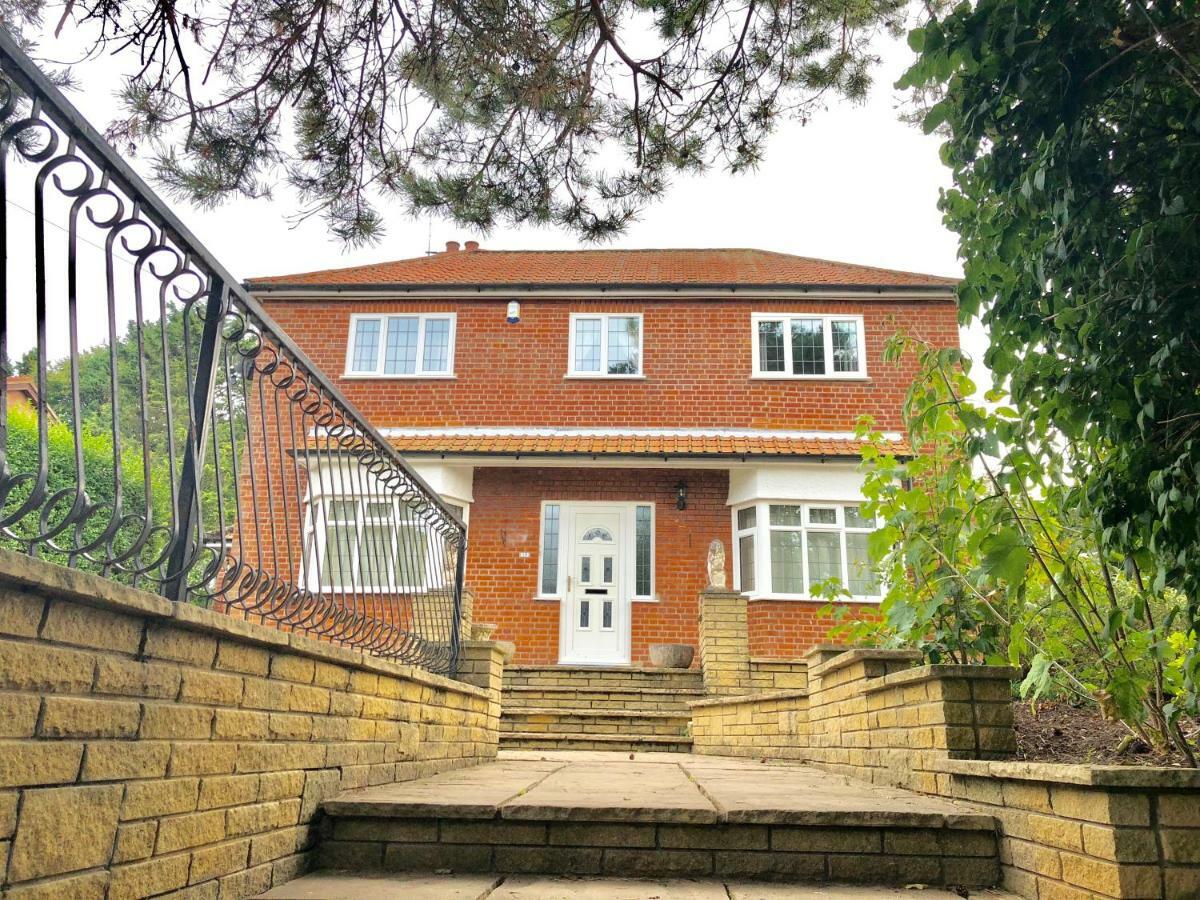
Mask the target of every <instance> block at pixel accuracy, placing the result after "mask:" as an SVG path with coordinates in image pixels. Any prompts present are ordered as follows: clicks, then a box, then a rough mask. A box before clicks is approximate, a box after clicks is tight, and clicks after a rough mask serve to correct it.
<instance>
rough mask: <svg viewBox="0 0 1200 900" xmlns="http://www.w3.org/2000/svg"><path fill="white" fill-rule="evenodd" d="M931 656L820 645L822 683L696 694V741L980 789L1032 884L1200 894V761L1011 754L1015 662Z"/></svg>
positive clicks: (1032, 891)
mask: <svg viewBox="0 0 1200 900" xmlns="http://www.w3.org/2000/svg"><path fill="white" fill-rule="evenodd" d="M919 658H920V657H919V654H917V653H915V652H911V651H902V650H899V651H898V650H864V649H856V650H850V651H846V652H844V653H841V654H837V652H836V650H834V649H833V648H829V647H822V648H814V651H813V652H812V653H811V654H810V656H809V662H810V663H811V665H810V666H809V678H810V687H809V689H808V690H805V691H800V690H797V691H784V692H774V693H762V694H751V695H744V696H740V697H727V698H717V699H708V700H703V701H700V702H697V703H693V704H691V706H692V739H693V746H694V749H695V751H696V752H699V753H711V754H717V755H725V756H743V757H752V758H760V757H767V758H776V759H789V760H795V761H800V762H806V763H809V764H811V765H816V766H819V767H821V768H823V769H827V770H829V771H831V772H836V773H838V774H841V775H847V776H851V777H855V778H860V779H864V780H867V781H871V782H873V783H875V784H880V785H889V786H895V787H905V788H909V789H913V790H919V791H922V792H925V793H929V794H936V795H939V796H943V797H949V798H953V799H956V800H962V801H967V802H969V803H970V804H972V805H973V806H974V807H975V808H976V809H977V810H982V811H985V812H989V813H991V814H992V815H994V816H995V817H996V820H997V823H998V827H999V833H1000V842H999V848H1000V862H1001V871H1002V873H1003V878H1004V886H1005V887H1006V888H1007V889H1008V890H1010V891H1013V892H1015V893H1017V894H1019V895H1020V896H1022V897H1028V898H1037V900H1087V898H1159V900H1174V898H1189V897H1200V807H1198V806H1197V804H1196V797H1197V796H1198V794H1197V791H1200V772H1196V771H1194V770H1181V769H1147V768H1139V767H1115V766H1107V767H1106V766H1083V765H1059V764H1053V763H1023V762H1012V761H1008V760H1007V759H1005V757H1006V756H1009V755H1011V751H1012V750H1013V749H1015V740H1014V735H1013V731H1012V708H1011V695H1010V691H1009V678H1010V676H1012V675H1013V674H1014V672H1013V671H1012V670H1008V669H1003V668H996V669H993V668H992V667H987V666H919V667H914V665H915V663H916V662H918V661H919Z"/></svg>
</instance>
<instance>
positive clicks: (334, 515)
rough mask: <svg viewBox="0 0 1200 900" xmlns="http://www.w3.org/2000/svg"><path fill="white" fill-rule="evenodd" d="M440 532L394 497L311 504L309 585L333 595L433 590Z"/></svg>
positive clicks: (323, 500)
mask: <svg viewBox="0 0 1200 900" xmlns="http://www.w3.org/2000/svg"><path fill="white" fill-rule="evenodd" d="M436 540H437V532H436V531H435V530H434V529H433V528H432V527H431V526H430V525H429V524H428V523H427V522H425V521H423V520H422V519H421V517H420V516H419V515H418V514H417V513H416V512H415V511H414V510H413V509H412V508H411V507H410V506H408V505H407V504H405V503H402V502H401V501H400V500H399V499H398V498H394V497H354V496H327V497H321V498H317V499H314V500H312V501H310V503H309V535H308V543H309V547H310V552H311V555H310V558H309V567H308V569H309V578H308V583H309V586H310V588H311V589H312V590H319V591H327V592H333V593H351V592H354V593H364V592H365V593H387V592H416V591H424V590H427V589H428V588H429V587H430V586H431V585H433V584H435V583H436V573H434V572H433V571H432V568H431V567H433V566H435V565H437V563H438V560H436V559H435V558H434V557H436V556H438V555H439V554H438V553H436V552H434V553H431V552H430V549H431V547H430V545H431V542H433V541H436Z"/></svg>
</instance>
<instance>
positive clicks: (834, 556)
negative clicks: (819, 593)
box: [808, 531, 842, 588]
mask: <svg viewBox="0 0 1200 900" xmlns="http://www.w3.org/2000/svg"><path fill="white" fill-rule="evenodd" d="M841 577H842V547H841V535H840V534H838V533H837V532H834V531H810V532H809V533H808V584H809V587H810V588H811V587H812V585H814V584H816V583H817V582H819V581H825V580H826V579H829V578H837V579H839V580H840V579H841Z"/></svg>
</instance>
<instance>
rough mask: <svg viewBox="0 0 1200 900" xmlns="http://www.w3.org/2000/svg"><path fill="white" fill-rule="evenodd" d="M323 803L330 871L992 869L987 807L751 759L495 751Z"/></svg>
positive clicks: (763, 875)
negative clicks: (490, 756)
mask: <svg viewBox="0 0 1200 900" xmlns="http://www.w3.org/2000/svg"><path fill="white" fill-rule="evenodd" d="M676 760H678V762H676ZM324 810H325V813H326V819H325V822H324V823H323V825H322V833H321V839H320V843H319V845H318V858H317V866H318V868H319V869H323V870H326V871H349V872H353V873H357V874H363V873H368V872H392V873H401V872H430V871H434V872H455V873H471V872H478V873H486V872H490V873H504V874H522V873H547V874H563V873H569V874H572V875H576V876H621V877H626V878H628V877H644V878H672V877H677V878H716V879H737V880H765V881H782V882H790V883H793V884H796V883H813V882H817V883H833V884H869V885H880V886H889V887H900V886H904V885H931V886H955V887H956V888H957V889H960V890H962V891H963V892H962V893H961V896H967V893H966V890H967V889H970V891H972V892H973V891H974V890H975V889H976V888H984V887H990V886H991V885H994V884H996V883H998V881H999V877H1000V867H999V859H998V854H997V842H996V821H995V819H994V818H993V817H992V816H991V815H988V814H984V813H982V812H980V811H978V810H975V809H974V808H972V807H970V806H966V805H962V804H958V803H954V802H950V801H946V800H941V799H938V798H931V797H925V796H922V795H919V794H913V793H910V792H907V791H899V790H894V789H889V788H883V787H878V786H874V785H869V784H865V783H862V782H855V781H852V780H850V779H846V778H841V777H839V776H836V775H831V774H829V773H827V772H822V771H817V770H814V769H810V768H807V767H804V766H776V765H763V764H760V763H757V762H754V761H748V760H729V759H720V758H712V757H695V756H690V755H684V754H670V755H666V754H654V755H641V754H639V755H637V757H636V758H635V759H633V760H631V759H629V757H628V755H627V754H617V753H612V754H601V753H583V754H580V753H553V752H551V753H547V754H545V755H542V754H530V753H511V754H502V758H501V760H500V761H498V762H495V763H489V764H486V765H483V766H479V767H477V768H474V769H461V770H458V771H455V772H451V773H446V774H443V775H438V776H433V777H431V778H427V779H422V780H420V781H416V782H408V783H406V784H391V785H380V786H378V787H374V788H367V789H363V790H358V791H351V792H347V793H345V794H342V795H340V796H338V797H336V798H334V799H331V800H328V801H326V802H325V804H324ZM972 895H973V894H972ZM305 896H318V895H317V894H310V895H305ZM381 896H382V895H381ZM389 896H390V895H389ZM556 896H557V895H556ZM572 896H573V895H572ZM587 896H610V895H608V894H588V895H587ZM622 896H626V895H624V894H623V895H622ZM639 896H641V895H639ZM688 896H692V895H690V894H689V895H688ZM722 896H724V895H723V894H722ZM781 896H782V895H781ZM863 896H866V895H863Z"/></svg>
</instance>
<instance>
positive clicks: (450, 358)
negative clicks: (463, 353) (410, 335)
mask: <svg viewBox="0 0 1200 900" xmlns="http://www.w3.org/2000/svg"><path fill="white" fill-rule="evenodd" d="M365 319H374V320H375V321H377V322H379V347H378V351H377V353H376V356H375V368H374V369H372V370H370V371H368V370H365V369H364V370H356V369H354V368H352V366H353V365H354V339H355V337H356V336H357V335H358V323H359V322H361V321H363V320H365ZM391 319H416V320H417V357H416V369H415V371H412V372H385V371H384V370H383V367H384V361H385V360H386V359H387V330H388V329H387V323H388V322H389V321H390V320H391ZM429 319H449V320H450V334H449V340H448V342H447V345H446V366H447V368H446V370H445V371H440V370H431V369H426V368H424V366H425V323H426V322H427V321H428V320H429ZM457 336H458V316H457V315H456V314H455V313H452V312H431V313H353V314H352V315H351V316H350V333H349V335H347V337H346V365H345V371H344V372H343V373H342V377H343V378H454V377H455V375H454V349H455V340H456V338H457Z"/></svg>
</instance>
